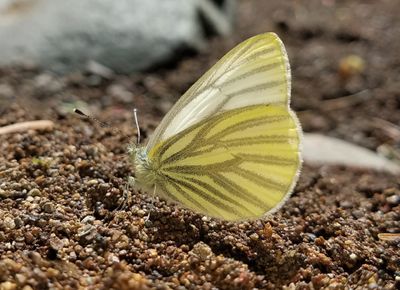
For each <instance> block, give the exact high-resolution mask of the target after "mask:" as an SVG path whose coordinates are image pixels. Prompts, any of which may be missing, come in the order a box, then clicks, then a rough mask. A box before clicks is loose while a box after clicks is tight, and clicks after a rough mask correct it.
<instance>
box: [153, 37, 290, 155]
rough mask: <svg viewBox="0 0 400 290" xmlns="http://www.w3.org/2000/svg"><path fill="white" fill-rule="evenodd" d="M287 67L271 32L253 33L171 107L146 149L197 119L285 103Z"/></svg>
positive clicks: (288, 96) (284, 57)
mask: <svg viewBox="0 0 400 290" xmlns="http://www.w3.org/2000/svg"><path fill="white" fill-rule="evenodd" d="M289 99H290V68H289V62H288V58H287V54H286V51H285V48H284V46H283V43H282V41H281V40H280V39H279V37H278V36H277V35H276V34H274V33H265V34H260V35H257V36H254V37H252V38H250V39H248V40H246V41H244V42H242V43H241V44H239V45H238V46H236V47H235V48H233V49H232V50H231V51H230V52H228V53H227V54H226V55H225V56H224V57H223V58H221V59H220V60H219V61H218V62H217V63H216V64H215V65H214V66H213V67H212V68H211V69H210V70H209V71H208V72H206V73H205V74H204V75H203V76H202V77H201V78H200V79H199V80H198V81H197V82H196V83H195V84H194V85H193V86H192V87H191V88H190V89H189V90H188V91H187V92H186V93H185V94H184V95H183V96H182V97H181V98H180V99H179V100H178V102H177V103H176V104H175V105H174V106H173V107H172V108H171V110H170V111H169V112H168V113H167V115H166V116H165V117H164V119H163V120H162V122H161V123H160V125H159V126H158V127H157V129H156V130H155V132H154V134H153V135H152V136H151V138H150V140H149V142H148V144H147V151H149V150H150V149H151V148H152V147H154V146H155V145H156V144H157V143H158V142H161V141H162V140H165V139H167V138H168V137H171V136H173V135H175V134H177V133H179V132H180V131H182V130H184V129H186V128H188V127H190V126H191V125H193V124H196V123H197V122H199V121H201V120H204V119H206V118H207V117H210V116H213V115H215V114H217V113H220V112H225V111H228V110H232V109H235V108H240V107H244V106H249V105H255V104H274V103H277V104H287V105H288V103H289Z"/></svg>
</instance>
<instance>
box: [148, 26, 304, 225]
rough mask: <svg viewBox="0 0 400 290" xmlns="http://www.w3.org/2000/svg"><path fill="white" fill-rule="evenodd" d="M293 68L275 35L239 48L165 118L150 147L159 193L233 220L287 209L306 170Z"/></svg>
mask: <svg viewBox="0 0 400 290" xmlns="http://www.w3.org/2000/svg"><path fill="white" fill-rule="evenodd" d="M289 101H290V69H289V63H288V59H287V55H286V51H285V49H284V47H283V44H282V42H281V41H280V39H279V38H278V37H277V36H276V35H275V34H273V33H266V34H261V35H258V36H255V37H253V38H250V39H248V40H246V41H244V42H243V43H241V44H239V45H238V46H237V47H235V48H234V49H233V50H231V51H230V52H229V53H228V54H227V55H225V56H224V57H223V58H222V59H221V60H220V61H219V62H218V63H217V64H215V65H214V66H213V67H212V68H211V69H210V70H209V71H208V72H207V73H206V74H205V75H204V76H203V77H201V78H200V79H199V80H198V81H197V82H196V83H195V84H194V85H193V86H192V87H191V88H190V89H189V90H188V92H187V93H186V94H184V95H183V96H182V97H181V99H179V101H178V102H177V103H176V104H175V106H174V107H173V108H172V109H171V110H170V112H169V113H168V114H167V115H166V117H165V118H164V119H163V121H162V122H161V124H160V125H159V127H158V128H157V129H156V131H155V133H154V135H153V136H152V137H151V138H150V140H149V143H148V145H147V147H146V151H147V156H148V160H150V163H151V166H152V168H153V170H154V172H156V173H155V175H156V178H155V183H156V187H157V191H158V192H159V193H160V194H161V195H163V196H164V197H165V198H167V199H169V200H173V201H175V202H177V203H180V204H181V205H183V206H185V207H187V208H190V209H192V210H194V211H197V212H201V213H203V214H206V215H209V216H213V217H217V218H222V219H226V220H243V219H252V218H257V217H260V216H262V215H263V214H265V213H266V212H270V211H272V210H274V209H276V208H278V207H279V205H280V204H282V202H283V201H284V199H285V197H287V196H288V194H289V193H290V192H291V191H292V189H293V186H294V185H295V182H296V180H297V176H298V173H299V169H300V164H301V158H300V149H299V147H300V144H301V141H300V134H301V129H300V126H299V124H298V122H297V119H296V117H295V115H294V113H293V112H292V111H291V110H290V108H289Z"/></svg>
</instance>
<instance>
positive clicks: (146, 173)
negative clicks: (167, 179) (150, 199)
mask: <svg viewBox="0 0 400 290" xmlns="http://www.w3.org/2000/svg"><path fill="white" fill-rule="evenodd" d="M128 152H129V157H130V159H131V161H132V163H133V165H134V167H135V182H134V188H135V189H143V190H149V189H151V188H152V187H153V186H154V184H155V179H156V174H155V171H154V169H153V166H152V164H151V162H150V160H149V158H148V155H147V150H146V147H142V146H140V147H139V146H137V145H136V144H131V145H130V146H129V148H128Z"/></svg>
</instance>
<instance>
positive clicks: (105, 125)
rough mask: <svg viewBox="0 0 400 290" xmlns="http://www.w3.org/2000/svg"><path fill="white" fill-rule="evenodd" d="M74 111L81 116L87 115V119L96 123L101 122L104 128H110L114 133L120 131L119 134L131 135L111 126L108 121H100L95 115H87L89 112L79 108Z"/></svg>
mask: <svg viewBox="0 0 400 290" xmlns="http://www.w3.org/2000/svg"><path fill="white" fill-rule="evenodd" d="M74 113H76V114H78V115H80V116H82V117H85V118H87V119H89V120H92V121H94V122H96V123H97V124H99V125H100V126H101V127H102V128H110V129H111V130H112V131H113V132H114V133H118V134H120V135H123V136H125V137H128V138H129V136H127V135H125V134H124V133H122V131H121V130H119V129H117V128H115V127H113V126H111V125H110V124H108V123H105V122H102V121H100V120H99V119H97V118H95V117H93V116H89V115H87V114H85V113H84V112H82V111H81V110H79V109H77V108H75V109H74Z"/></svg>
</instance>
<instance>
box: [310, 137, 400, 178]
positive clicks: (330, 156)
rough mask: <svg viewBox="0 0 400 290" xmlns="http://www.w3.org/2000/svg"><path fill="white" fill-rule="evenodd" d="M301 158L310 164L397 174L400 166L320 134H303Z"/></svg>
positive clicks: (347, 143) (363, 149)
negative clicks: (368, 169) (343, 166)
mask: <svg viewBox="0 0 400 290" xmlns="http://www.w3.org/2000/svg"><path fill="white" fill-rule="evenodd" d="M303 158H304V160H305V162H307V163H311V164H338V165H340V164H341V165H347V166H353V167H365V168H371V169H375V170H381V171H388V172H391V173H395V174H399V173H400V166H399V165H397V164H396V163H394V162H391V161H389V160H388V159H385V158H383V157H381V156H379V155H378V154H376V153H375V152H372V151H370V150H368V149H366V148H363V147H360V146H357V145H354V144H351V143H349V142H346V141H343V140H340V139H337V138H333V137H328V136H324V135H320V134H311V133H305V134H304V139H303Z"/></svg>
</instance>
